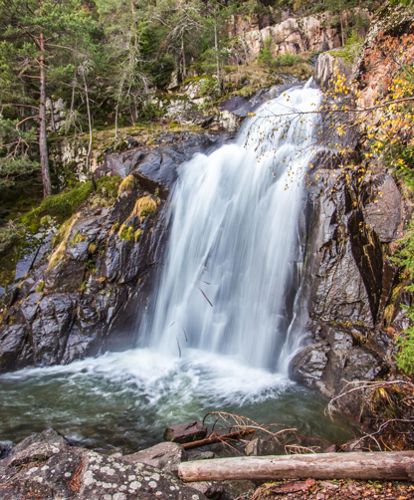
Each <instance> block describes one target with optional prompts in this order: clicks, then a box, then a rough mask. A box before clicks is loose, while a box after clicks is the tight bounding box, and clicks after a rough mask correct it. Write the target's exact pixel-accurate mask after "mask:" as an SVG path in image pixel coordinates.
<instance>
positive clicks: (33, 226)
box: [21, 182, 93, 233]
mask: <svg viewBox="0 0 414 500" xmlns="http://www.w3.org/2000/svg"><path fill="white" fill-rule="evenodd" d="M92 190H93V187H92V182H84V183H81V184H79V185H77V186H76V187H74V188H73V189H69V190H65V191H62V192H61V193H59V194H53V195H51V196H48V197H47V198H45V199H44V200H43V201H42V202H41V203H40V205H39V206H38V207H36V208H34V209H33V210H31V211H30V212H28V213H27V214H25V215H23V216H22V217H21V222H22V223H23V224H24V225H25V226H26V228H27V229H28V230H29V231H31V232H33V233H35V232H37V231H38V230H39V228H40V221H41V219H42V218H43V217H45V216H50V217H54V218H55V219H56V221H57V222H58V223H62V222H63V221H65V220H66V219H67V218H68V217H70V216H71V215H72V214H73V213H74V212H75V211H76V210H77V209H78V208H79V207H80V206H81V204H82V203H84V202H85V201H86V200H87V199H88V197H89V195H90V194H91V193H92Z"/></svg>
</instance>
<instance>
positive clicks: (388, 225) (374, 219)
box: [363, 175, 402, 243]
mask: <svg viewBox="0 0 414 500" xmlns="http://www.w3.org/2000/svg"><path fill="white" fill-rule="evenodd" d="M363 212H364V218H365V221H366V222H367V224H369V225H370V226H371V228H372V229H373V230H374V231H375V232H376V234H377V235H378V238H379V239H380V241H381V242H383V243H389V242H390V241H393V240H395V239H396V238H398V237H399V236H401V234H399V232H398V231H399V229H400V225H401V222H402V196H401V193H400V190H399V189H398V186H397V185H396V183H395V181H394V179H393V178H392V177H391V176H390V175H386V176H385V177H384V179H383V180H382V182H381V183H380V184H379V185H378V187H377V188H376V195H375V197H374V200H372V201H370V202H369V203H368V204H367V205H366V206H365V207H364V209H363Z"/></svg>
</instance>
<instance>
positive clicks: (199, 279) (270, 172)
mask: <svg viewBox="0 0 414 500" xmlns="http://www.w3.org/2000/svg"><path fill="white" fill-rule="evenodd" d="M320 99H321V94H320V91H319V90H317V89H314V88H310V86H309V85H305V87H303V88H296V89H292V90H289V91H287V92H284V93H283V94H282V95H281V96H280V97H278V98H277V99H274V100H272V101H270V102H267V103H265V104H263V105H262V106H261V107H260V108H259V109H258V110H257V111H256V114H255V116H254V117H253V118H251V119H249V120H248V121H247V122H246V123H245V125H244V126H243V128H242V130H241V131H240V133H239V136H238V138H237V141H236V142H235V143H234V144H231V145H225V146H223V147H221V148H220V149H218V150H216V151H215V152H213V153H212V154H210V155H209V156H206V155H202V154H198V155H196V156H195V157H194V158H193V159H192V160H191V161H189V162H188V163H186V164H184V165H183V166H182V167H181V168H180V171H179V179H178V181H177V184H176V186H175V189H174V192H173V194H172V198H171V203H170V208H169V210H170V212H169V217H170V224H171V233H170V237H169V242H168V246H167V255H166V259H165V262H164V267H163V272H162V276H161V279H160V282H159V284H158V285H157V291H156V295H155V302H154V305H153V307H152V308H150V310H149V314H148V315H147V320H146V325H145V330H146V331H145V333H146V335H145V339H146V343H147V345H150V346H151V347H152V348H154V349H156V350H159V351H162V352H164V353H166V354H169V355H172V356H177V355H180V356H181V355H184V356H185V350H186V349H187V348H189V347H190V348H197V349H200V350H203V351H206V352H214V353H220V354H230V355H231V356H233V357H236V358H237V359H238V360H239V361H240V362H242V363H243V364H244V365H248V366H252V367H257V368H261V369H267V370H271V371H285V370H286V368H287V362H286V360H287V359H288V358H289V356H290V355H291V353H292V351H293V349H294V348H295V345H297V342H296V341H295V338H294V335H291V334H290V333H291V330H292V325H293V321H294V319H295V317H296V315H297V314H298V310H297V309H298V305H297V304H296V305H295V297H296V296H297V293H296V292H297V291H298V289H299V288H300V285H299V284H300V280H298V278H299V275H300V268H301V266H300V264H301V262H302V261H303V255H302V245H301V228H300V215H301V212H302V211H303V210H304V177H305V175H304V174H305V172H306V169H307V167H308V166H309V164H310V162H311V160H312V157H313V156H314V155H315V152H316V149H317V148H316V145H315V144H316V137H315V135H316V129H317V126H318V124H319V118H318V114H316V113H315V114H314V113H309V114H306V112H307V111H314V110H316V109H317V108H318V107H319V104H320ZM292 109H293V110H295V111H299V113H300V112H305V114H295V113H291V111H292ZM296 302H297V301H296Z"/></svg>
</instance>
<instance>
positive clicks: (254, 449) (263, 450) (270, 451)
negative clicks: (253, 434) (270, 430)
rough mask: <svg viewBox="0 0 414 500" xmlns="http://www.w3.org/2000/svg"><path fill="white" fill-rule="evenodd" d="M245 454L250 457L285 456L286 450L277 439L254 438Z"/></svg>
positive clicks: (247, 446) (248, 444)
mask: <svg viewBox="0 0 414 500" xmlns="http://www.w3.org/2000/svg"><path fill="white" fill-rule="evenodd" d="M244 452H245V454H246V455H248V456H251V455H253V456H260V455H283V454H284V453H285V449H284V447H283V445H282V444H281V443H280V442H279V441H278V440H277V439H275V438H272V437H269V438H254V439H252V440H251V441H249V442H248V443H247V445H246V448H245V450H244Z"/></svg>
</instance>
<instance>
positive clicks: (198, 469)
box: [178, 451, 414, 481]
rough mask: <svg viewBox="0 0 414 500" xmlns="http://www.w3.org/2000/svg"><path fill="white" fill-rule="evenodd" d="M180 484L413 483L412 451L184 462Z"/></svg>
mask: <svg viewBox="0 0 414 500" xmlns="http://www.w3.org/2000/svg"><path fill="white" fill-rule="evenodd" d="M178 475H179V477H180V479H182V480H183V481H225V480H237V479H249V480H253V481H254V480H264V481H268V480H278V479H307V478H312V479H365V480H370V479H372V480H378V479H380V480H381V479H383V480H401V481H414V451H395V452H392V451H390V452H352V453H314V454H309V455H281V456H263V457H233V458H218V459H211V460H200V461H192V462H183V463H181V464H180V465H179V467H178Z"/></svg>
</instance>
